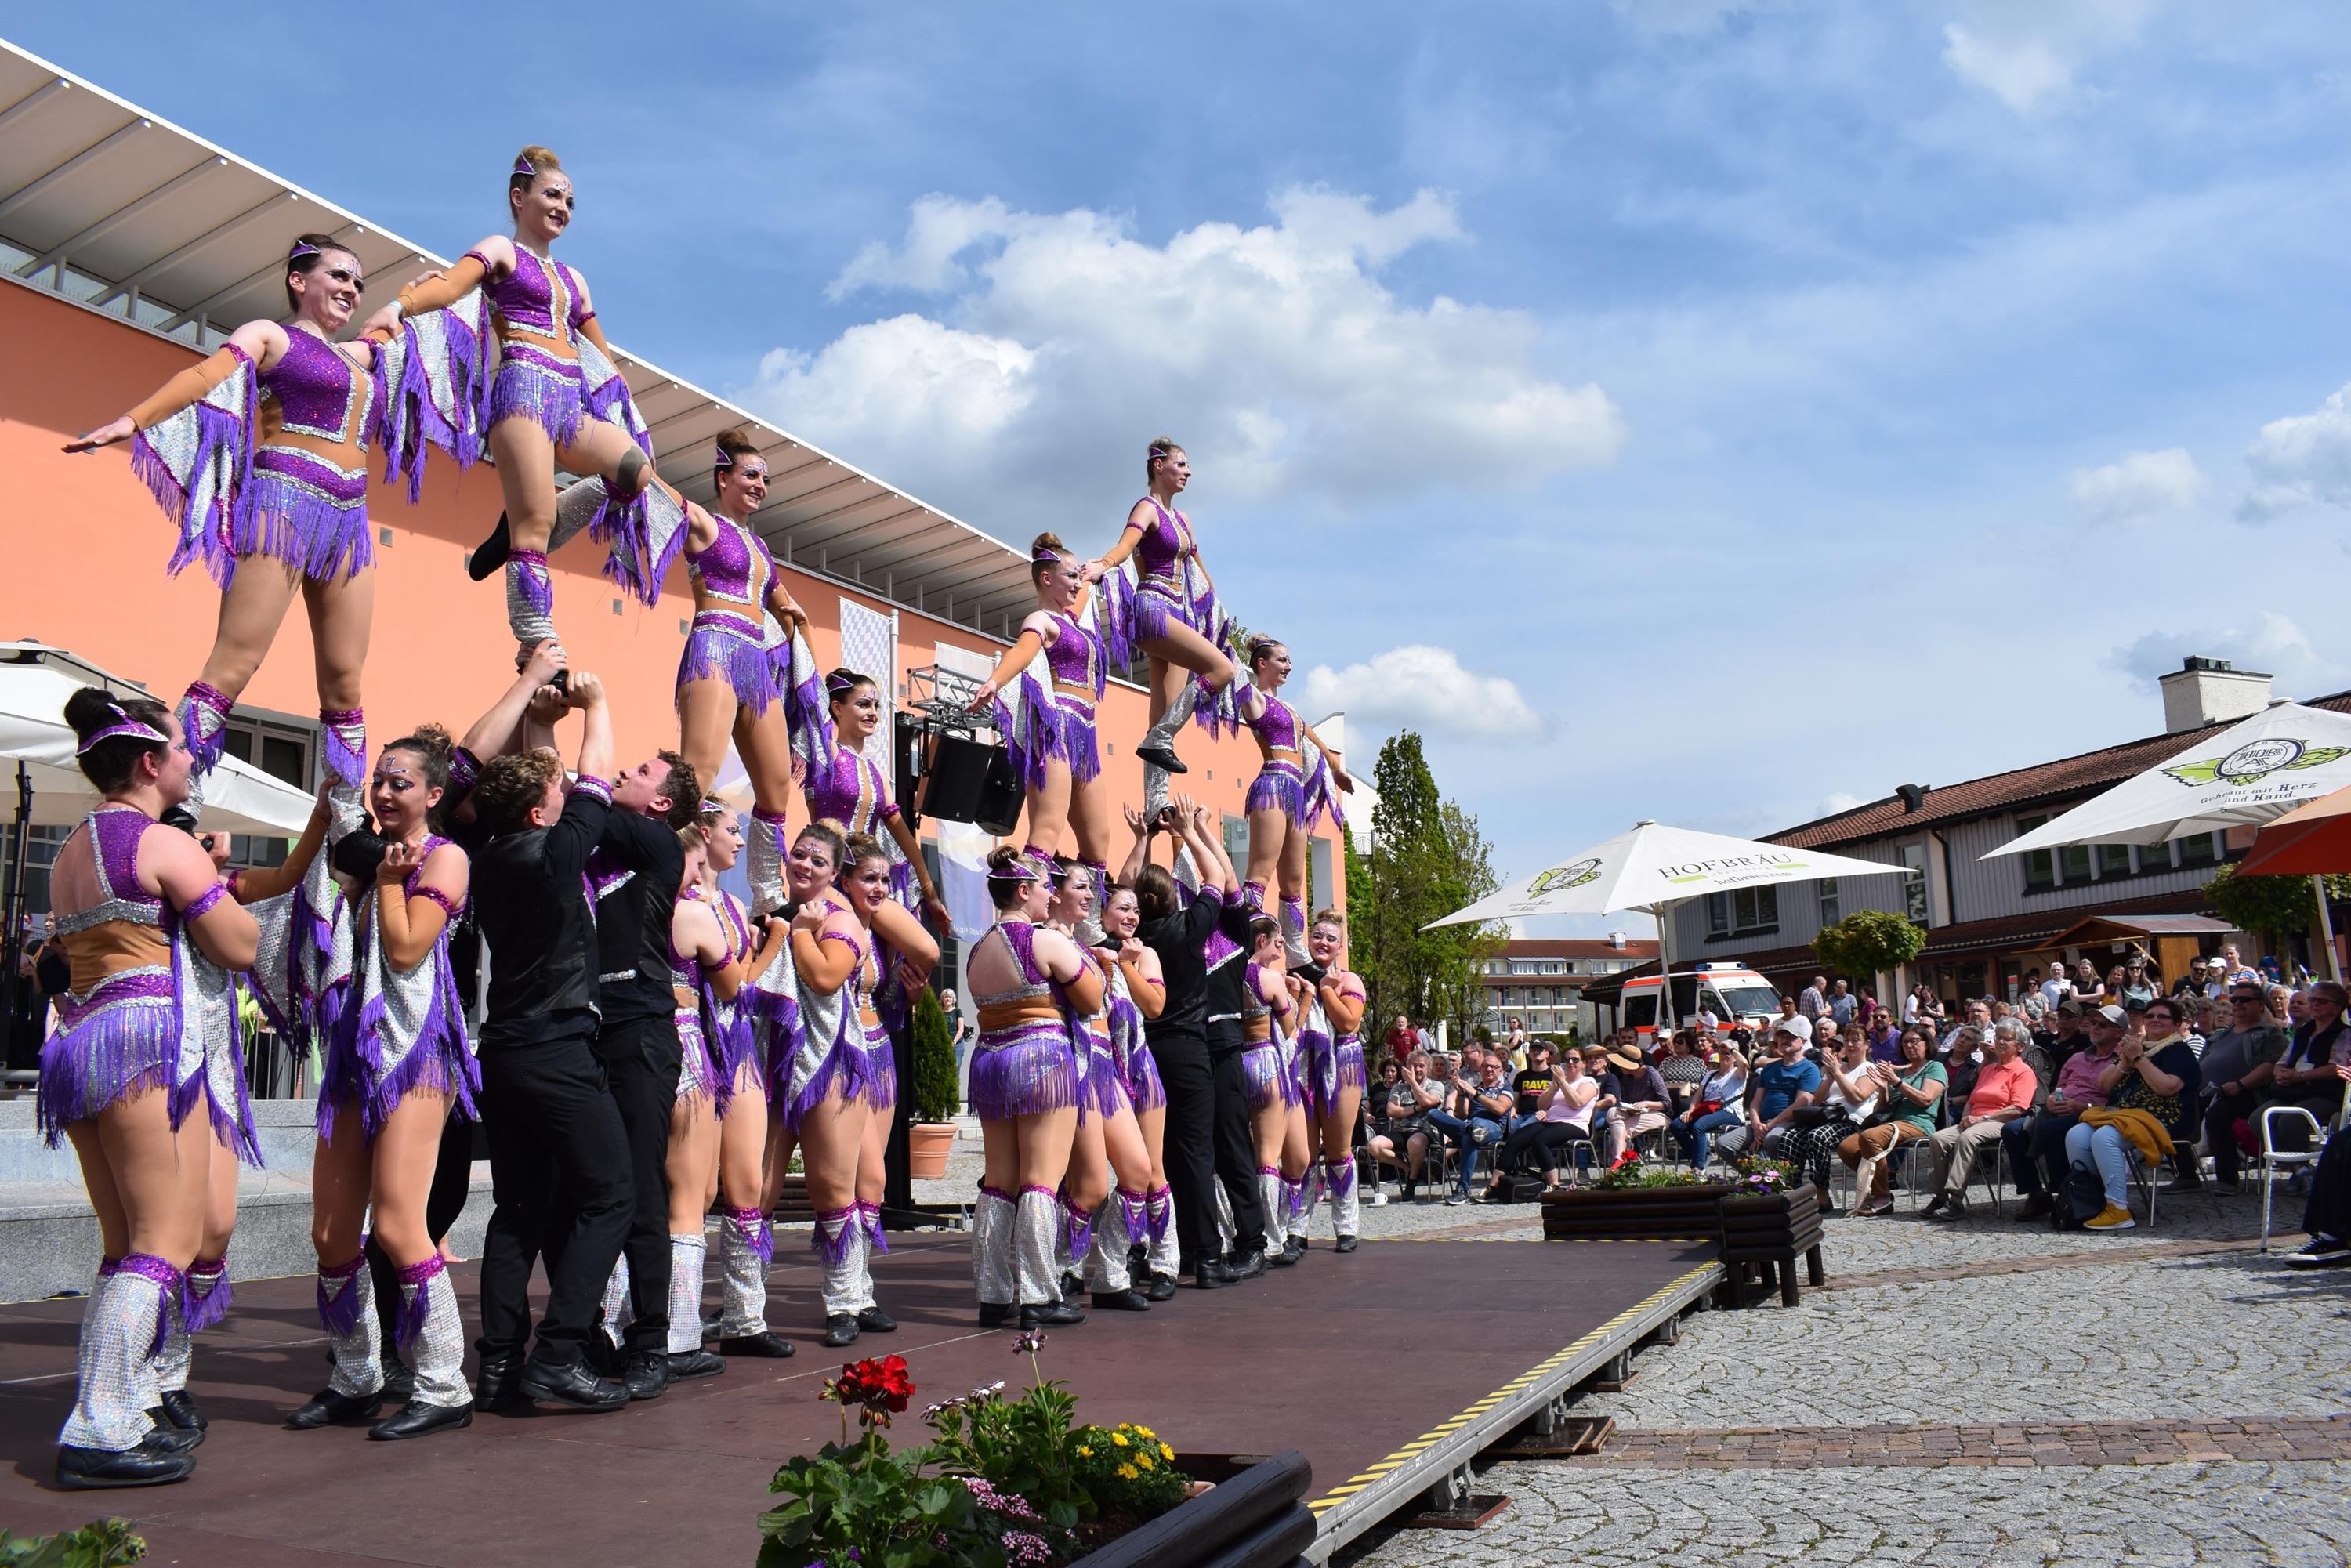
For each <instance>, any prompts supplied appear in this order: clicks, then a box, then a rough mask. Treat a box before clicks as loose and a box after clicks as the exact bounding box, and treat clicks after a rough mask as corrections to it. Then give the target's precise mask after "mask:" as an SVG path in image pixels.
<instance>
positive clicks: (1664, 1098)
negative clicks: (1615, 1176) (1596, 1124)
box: [1599, 1051, 1673, 1166]
mask: <svg viewBox="0 0 2351 1568" xmlns="http://www.w3.org/2000/svg"><path fill="white" fill-rule="evenodd" d="M1601 1060H1602V1061H1604V1062H1605V1063H1606V1065H1607V1069H1608V1071H1607V1074H1606V1076H1605V1077H1604V1078H1603V1079H1602V1081H1601V1086H1600V1092H1601V1093H1602V1094H1604V1095H1605V1096H1606V1097H1607V1098H1608V1099H1610V1100H1611V1101H1613V1102H1614V1106H1615V1114H1614V1116H1611V1117H1610V1118H1609V1120H1608V1125H1607V1127H1606V1128H1605V1129H1604V1133H1605V1135H1604V1136H1603V1137H1602V1138H1600V1139H1599V1144H1600V1157H1601V1159H1602V1160H1603V1161H1604V1162H1605V1163H1606V1164H1608V1165H1611V1166H1614V1165H1621V1164H1622V1163H1624V1161H1625V1156H1627V1155H1630V1154H1631V1153H1632V1152H1633V1146H1634V1145H1635V1144H1636V1143H1638V1142H1639V1141H1640V1140H1641V1139H1643V1138H1645V1137H1646V1136H1648V1135H1649V1134H1651V1133H1655V1132H1658V1131H1660V1130H1662V1129H1663V1128H1664V1126H1665V1124H1666V1119H1667V1116H1668V1115H1669V1114H1670V1113H1671V1106H1672V1103H1673V1095H1672V1091H1671V1090H1669V1089H1668V1088H1667V1085H1666V1077H1665V1074H1664V1073H1662V1072H1660V1071H1657V1070H1656V1068H1654V1067H1652V1066H1650V1065H1649V1064H1648V1063H1647V1062H1646V1061H1642V1060H1641V1058H1640V1056H1639V1055H1638V1054H1637V1053H1635V1052H1633V1051H1609V1052H1607V1053H1605V1054H1604V1056H1603V1057H1602V1059H1601ZM1669 1060H1670V1059H1669Z"/></svg>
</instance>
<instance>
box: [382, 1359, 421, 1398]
mask: <svg viewBox="0 0 2351 1568" xmlns="http://www.w3.org/2000/svg"><path fill="white" fill-rule="evenodd" d="M383 1396H384V1398H386V1399H387V1400H395V1401H399V1402H402V1403H405V1402H406V1401H408V1400H411V1399H413V1398H415V1397H416V1368H414V1367H413V1366H411V1365H409V1364H408V1363H406V1362H404V1361H402V1360H401V1359H400V1357H399V1356H398V1355H397V1354H386V1355H385V1356H384V1358H383Z"/></svg>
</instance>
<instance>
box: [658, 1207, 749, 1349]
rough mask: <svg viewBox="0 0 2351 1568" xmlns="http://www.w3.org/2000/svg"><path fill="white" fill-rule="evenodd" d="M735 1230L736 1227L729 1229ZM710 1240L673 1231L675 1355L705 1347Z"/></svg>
mask: <svg viewBox="0 0 2351 1568" xmlns="http://www.w3.org/2000/svg"><path fill="white" fill-rule="evenodd" d="M728 1228H729V1229H732V1228H733V1227H731V1226H730V1227H728ZM709 1253H710V1239H709V1238H708V1237H707V1236H705V1235H704V1234H702V1233H701V1232H700V1231H696V1232H695V1233H694V1234H693V1235H691V1236H687V1235H683V1234H681V1233H679V1232H677V1231H674V1230H673V1231H671V1232H670V1237H669V1343H668V1345H667V1346H666V1347H665V1348H666V1349H667V1350H668V1351H669V1353H670V1354H672V1355H682V1354H685V1353H686V1352H688V1351H695V1350H700V1349H701V1348H702V1263H703V1260H704V1259H705V1258H706V1257H708V1256H709Z"/></svg>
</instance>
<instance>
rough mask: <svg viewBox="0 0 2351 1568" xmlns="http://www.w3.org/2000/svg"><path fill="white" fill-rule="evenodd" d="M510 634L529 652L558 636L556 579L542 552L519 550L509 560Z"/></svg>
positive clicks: (508, 611) (508, 621)
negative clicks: (556, 625)
mask: <svg viewBox="0 0 2351 1568" xmlns="http://www.w3.org/2000/svg"><path fill="white" fill-rule="evenodd" d="M507 631H509V632H513V633H514V639H515V641H516V642H517V643H521V644H522V645H523V646H524V647H526V648H533V647H537V646H538V644H539V643H543V642H545V641H546V640H547V639H548V638H549V637H552V636H554V635H555V579H554V578H553V576H552V575H550V574H549V571H548V570H547V557H546V555H545V554H544V553H543V552H541V551H538V550H524V549H518V550H517V551H515V552H514V553H513V554H512V555H510V556H508V557H507Z"/></svg>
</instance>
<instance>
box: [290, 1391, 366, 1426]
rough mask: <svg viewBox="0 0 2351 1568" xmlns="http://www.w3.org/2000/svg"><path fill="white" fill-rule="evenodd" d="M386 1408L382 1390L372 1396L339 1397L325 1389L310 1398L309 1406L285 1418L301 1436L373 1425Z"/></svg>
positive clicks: (343, 1395)
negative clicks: (313, 1431)
mask: <svg viewBox="0 0 2351 1568" xmlns="http://www.w3.org/2000/svg"><path fill="white" fill-rule="evenodd" d="M382 1408H383V1390H382V1389H381V1388H379V1389H377V1390H376V1391H375V1392H374V1393H373V1394H338V1393H336V1392H335V1391H334V1390H333V1389H331V1388H322V1389H320V1390H319V1392H318V1393H316V1394H313V1395H312V1396H310V1402H309V1403H308V1405H305V1406H302V1407H301V1408H300V1409H298V1410H297V1411H295V1412H294V1414H292V1415H291V1416H287V1417H286V1424H287V1426H288V1427H293V1428H294V1429H295V1430H296V1431H298V1432H308V1431H309V1430H310V1429H311V1428H312V1427H348V1426H351V1425H353V1424H354V1423H356V1422H360V1421H372V1420H374V1419H375V1417H376V1412H378V1411H379V1410H381V1409H382Z"/></svg>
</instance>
